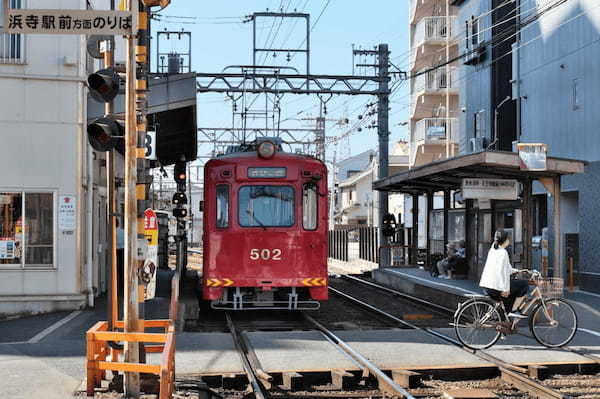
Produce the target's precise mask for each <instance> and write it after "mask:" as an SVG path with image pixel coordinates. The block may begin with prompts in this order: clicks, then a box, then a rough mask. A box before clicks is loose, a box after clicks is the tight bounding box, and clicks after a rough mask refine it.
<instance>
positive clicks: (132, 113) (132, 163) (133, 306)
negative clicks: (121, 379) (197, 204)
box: [123, 0, 144, 398]
mask: <svg viewBox="0 0 600 399" xmlns="http://www.w3.org/2000/svg"><path fill="white" fill-rule="evenodd" d="M139 6H140V5H139V3H138V0H128V1H127V9H128V10H129V11H130V12H131V15H132V19H133V30H132V32H131V35H129V36H127V39H126V41H127V61H126V80H125V85H126V86H125V222H124V225H125V273H124V278H125V295H124V305H123V307H124V309H123V310H124V312H123V317H124V327H125V328H124V329H125V332H126V333H129V332H140V331H143V325H140V307H139V299H138V298H139V287H138V270H139V268H140V261H139V260H138V259H139V256H138V253H137V251H138V233H139V232H138V206H137V205H138V204H137V200H138V196H137V193H136V191H137V169H138V168H137V163H138V158H137V148H138V124H137V109H136V94H137V93H136V86H137V80H136V78H137V76H136V75H137V74H136V69H137V59H136V47H137V43H136V40H137V36H138V32H136V28H137V27H138V23H139V21H138V19H139V16H138V11H139ZM142 211H143V209H142ZM141 225H142V226H143V225H144V224H143V223H142V224H141ZM140 327H141V328H140ZM125 362H127V363H139V362H140V343H139V342H130V341H127V342H125ZM124 388H125V395H126V396H127V397H134V398H137V397H139V395H140V374H139V373H136V372H126V373H125V385H124Z"/></svg>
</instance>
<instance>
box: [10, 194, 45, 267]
mask: <svg viewBox="0 0 600 399" xmlns="http://www.w3.org/2000/svg"><path fill="white" fill-rule="evenodd" d="M54 213H55V210H54V194H53V193H47V192H46V193H41V192H36V193H33V192H2V193H0V267H7V266H8V267H26V268H32V267H33V268H35V267H53V266H54V250H55V249H54V245H55V243H54Z"/></svg>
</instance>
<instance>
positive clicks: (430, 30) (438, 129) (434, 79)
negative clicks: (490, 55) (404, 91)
mask: <svg viewBox="0 0 600 399" xmlns="http://www.w3.org/2000/svg"><path fill="white" fill-rule="evenodd" d="M448 3H449V2H447V1H445V0H411V1H410V3H409V4H410V16H409V19H410V21H409V22H410V55H411V56H410V67H409V70H410V75H411V76H413V79H411V85H410V86H411V87H410V92H411V110H410V147H411V150H410V166H411V167H416V166H419V165H423V164H426V163H429V162H432V161H435V160H437V159H442V158H446V157H447V156H454V155H455V154H456V152H457V142H456V137H455V136H456V135H455V132H456V131H457V130H458V86H457V65H459V64H458V63H456V62H452V63H450V64H448V65H445V64H446V60H452V59H455V58H456V56H457V54H458V50H457V47H458V45H457V38H458V36H459V31H460V28H459V26H458V25H457V22H456V21H457V18H456V13H457V8H456V7H455V6H452V5H450V4H448ZM440 65H442V66H441V67H439V66H440Z"/></svg>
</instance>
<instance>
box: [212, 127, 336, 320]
mask: <svg viewBox="0 0 600 399" xmlns="http://www.w3.org/2000/svg"><path fill="white" fill-rule="evenodd" d="M204 187H205V189H204V236H203V242H204V255H203V256H204V258H203V277H202V283H203V287H202V297H203V299H204V300H208V301H211V306H212V307H213V308H214V309H234V310H243V309H257V308H269V309H318V307H319V305H320V303H319V301H323V300H327V298H328V291H327V228H328V226H327V168H326V167H325V165H324V164H323V162H321V161H320V160H318V159H315V158H313V157H310V156H305V155H298V154H291V153H284V152H282V151H281V141H280V140H279V139H266V138H265V139H262V140H259V141H257V142H256V143H254V144H248V145H244V146H241V147H239V148H238V149H237V150H236V151H234V152H230V153H228V154H226V155H223V156H220V157H217V158H215V159H211V160H210V161H209V162H208V163H207V164H206V165H205V167H204Z"/></svg>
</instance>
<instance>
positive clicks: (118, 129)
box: [87, 116, 125, 151]
mask: <svg viewBox="0 0 600 399" xmlns="http://www.w3.org/2000/svg"><path fill="white" fill-rule="evenodd" d="M87 133H88V142H89V143H90V145H91V146H92V148H93V149H94V150H96V151H110V150H112V149H113V148H115V146H116V145H117V143H118V140H119V139H121V138H123V136H124V135H125V126H124V124H123V122H122V121H117V120H115V119H113V118H111V117H108V116H106V117H102V118H98V119H96V120H95V121H94V122H92V123H90V124H89V125H88V127H87Z"/></svg>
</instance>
